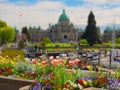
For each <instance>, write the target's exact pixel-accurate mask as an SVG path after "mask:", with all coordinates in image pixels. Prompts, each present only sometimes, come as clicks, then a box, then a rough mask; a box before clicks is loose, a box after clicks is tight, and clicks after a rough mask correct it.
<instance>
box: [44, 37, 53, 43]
mask: <svg viewBox="0 0 120 90" xmlns="http://www.w3.org/2000/svg"><path fill="white" fill-rule="evenodd" d="M42 41H43V42H44V43H51V40H50V38H48V37H45V38H43V40H42Z"/></svg>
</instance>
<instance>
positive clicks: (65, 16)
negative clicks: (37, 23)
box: [59, 9, 69, 19]
mask: <svg viewBox="0 0 120 90" xmlns="http://www.w3.org/2000/svg"><path fill="white" fill-rule="evenodd" d="M59 19H69V18H68V16H67V15H66V13H65V9H63V13H62V14H61V15H60V17H59Z"/></svg>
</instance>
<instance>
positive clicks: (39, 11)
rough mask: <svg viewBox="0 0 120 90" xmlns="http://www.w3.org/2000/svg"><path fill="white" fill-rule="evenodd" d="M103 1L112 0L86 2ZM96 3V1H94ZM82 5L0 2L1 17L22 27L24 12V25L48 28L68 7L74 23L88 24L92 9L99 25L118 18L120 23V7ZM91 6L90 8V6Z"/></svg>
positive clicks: (57, 2)
mask: <svg viewBox="0 0 120 90" xmlns="http://www.w3.org/2000/svg"><path fill="white" fill-rule="evenodd" d="M90 1H91V3H92V1H96V3H97V2H98V1H102V2H101V3H106V1H110V0H86V2H90ZM117 1H118V0H117ZM94 3H95V2H94ZM86 5H87V4H85V5H82V6H71V7H70V6H67V5H65V4H64V3H62V2H60V1H56V2H52V1H42V2H38V3H36V4H33V5H28V6H25V5H23V6H17V5H15V4H9V3H0V19H2V20H4V21H6V22H7V24H8V25H11V26H17V27H18V28H20V27H21V25H20V22H21V21H20V16H19V14H20V13H22V14H23V16H22V26H30V25H31V26H41V28H44V29H46V28H48V24H49V23H52V24H55V23H57V22H58V19H59V16H60V15H61V13H62V9H64V8H65V9H66V14H67V15H68V16H69V18H70V21H71V22H72V23H74V25H76V26H78V25H84V26H86V25H87V20H88V14H89V12H90V11H91V10H92V11H93V13H94V15H95V19H96V22H97V25H98V26H102V25H109V24H112V23H113V20H116V23H117V24H120V21H119V17H120V12H119V11H120V7H117V8H113V9H108V8H103V7H100V6H99V7H97V5H92V4H91V5H90V4H89V5H87V8H86ZM88 7H89V8H88Z"/></svg>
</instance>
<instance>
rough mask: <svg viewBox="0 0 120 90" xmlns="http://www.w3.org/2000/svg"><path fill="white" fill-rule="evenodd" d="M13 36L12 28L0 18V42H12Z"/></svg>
mask: <svg viewBox="0 0 120 90" xmlns="http://www.w3.org/2000/svg"><path fill="white" fill-rule="evenodd" d="M14 37H15V31H14V28H12V27H10V26H7V24H6V23H5V22H4V21H2V20H0V42H1V44H5V43H7V42H12V41H13V40H14Z"/></svg>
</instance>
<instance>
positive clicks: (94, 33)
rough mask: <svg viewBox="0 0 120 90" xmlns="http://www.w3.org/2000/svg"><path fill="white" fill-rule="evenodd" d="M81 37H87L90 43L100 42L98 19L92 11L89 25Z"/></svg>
mask: <svg viewBox="0 0 120 90" xmlns="http://www.w3.org/2000/svg"><path fill="white" fill-rule="evenodd" d="M81 38H82V39H86V40H87V42H88V44H89V45H93V44H95V43H100V32H99V30H98V28H97V27H96V21H95V17H94V14H93V12H92V11H91V12H90V14H89V16H88V25H87V27H86V29H85V32H84V33H83V35H82V37H81Z"/></svg>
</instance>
